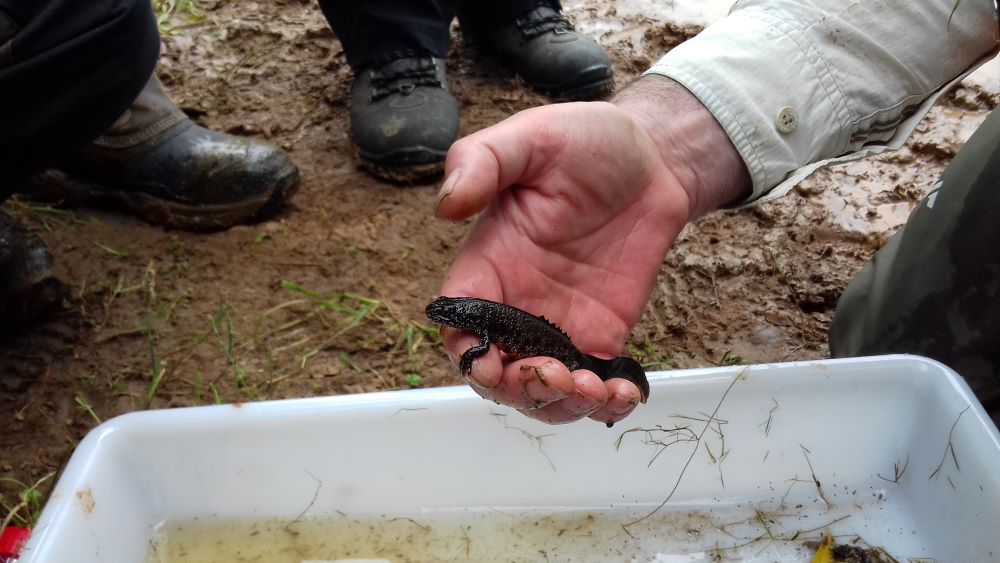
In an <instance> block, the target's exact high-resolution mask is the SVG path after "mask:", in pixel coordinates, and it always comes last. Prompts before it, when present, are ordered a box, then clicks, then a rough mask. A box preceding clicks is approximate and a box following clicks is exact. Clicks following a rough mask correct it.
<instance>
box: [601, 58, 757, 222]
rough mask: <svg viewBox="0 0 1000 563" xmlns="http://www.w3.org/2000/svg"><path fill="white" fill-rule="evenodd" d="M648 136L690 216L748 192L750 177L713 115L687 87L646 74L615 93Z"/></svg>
mask: <svg viewBox="0 0 1000 563" xmlns="http://www.w3.org/2000/svg"><path fill="white" fill-rule="evenodd" d="M611 103H613V104H615V105H617V106H618V107H619V108H621V109H622V110H624V111H625V112H626V113H628V114H629V115H630V116H631V117H632V119H633V121H634V122H635V123H636V124H637V125H638V126H639V127H640V128H641V129H642V130H644V131H645V132H646V133H648V134H649V136H650V137H651V138H652V139H653V142H654V143H655V145H656V148H657V149H658V151H659V154H660V158H661V159H662V160H663V162H664V164H665V165H666V167H667V169H668V170H670V171H671V173H673V174H674V175H675V176H676V177H677V180H678V181H679V183H680V184H681V186H682V187H683V188H684V190H685V192H687V195H688V198H689V200H690V205H689V208H690V213H689V215H690V218H691V219H694V218H696V217H699V216H701V215H704V214H706V213H709V212H710V211H713V210H715V209H718V208H719V207H722V206H724V205H726V204H729V203H732V202H734V201H739V200H742V199H745V198H746V197H747V196H749V194H750V175H749V173H748V171H747V167H746V165H745V164H744V163H743V159H742V158H741V157H740V153H739V152H738V151H737V150H736V147H735V146H734V145H733V143H732V141H731V140H730V139H729V137H728V136H727V135H726V131H725V129H723V128H722V126H721V125H720V124H719V122H718V121H716V119H715V117H713V115H712V113H711V112H709V111H708V109H707V108H706V107H705V106H704V105H703V104H702V103H701V102H700V101H699V100H698V98H696V97H695V96H694V95H693V94H691V93H690V92H689V91H688V90H687V89H686V88H684V87H683V86H681V85H680V84H678V83H677V82H675V81H673V80H671V79H669V78H665V77H662V76H655V75H648V76H644V77H642V78H640V79H639V80H636V81H635V82H633V83H632V84H630V85H629V86H627V87H626V88H624V89H622V90H621V91H620V92H618V94H616V95H615V97H614V99H612V100H611Z"/></svg>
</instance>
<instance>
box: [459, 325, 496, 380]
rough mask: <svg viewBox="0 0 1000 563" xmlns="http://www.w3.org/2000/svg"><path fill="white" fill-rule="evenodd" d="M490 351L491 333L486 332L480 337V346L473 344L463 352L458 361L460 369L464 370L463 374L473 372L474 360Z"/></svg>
mask: <svg viewBox="0 0 1000 563" xmlns="http://www.w3.org/2000/svg"><path fill="white" fill-rule="evenodd" d="M489 351H490V335H489V334H485V333H484V334H483V335H482V336H480V337H479V346H473V347H472V348H469V349H468V350H466V351H465V352H463V353H462V359H461V360H460V361H459V362H458V369H459V370H460V371H461V372H462V375H464V376H468V375H469V374H470V373H472V362H473V361H475V359H476V358H478V357H479V356H482V355H484V354H486V352H489Z"/></svg>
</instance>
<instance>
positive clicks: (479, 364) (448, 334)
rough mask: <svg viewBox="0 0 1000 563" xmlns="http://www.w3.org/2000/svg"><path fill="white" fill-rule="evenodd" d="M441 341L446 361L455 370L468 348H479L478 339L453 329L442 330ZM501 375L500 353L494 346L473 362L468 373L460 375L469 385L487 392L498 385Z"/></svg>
mask: <svg viewBox="0 0 1000 563" xmlns="http://www.w3.org/2000/svg"><path fill="white" fill-rule="evenodd" d="M441 339H442V340H443V341H444V349H445V352H446V353H447V354H448V359H450V360H451V363H452V364H453V365H454V366H455V367H456V368H459V365H460V363H461V357H462V354H464V353H465V352H466V351H468V350H469V348H473V347H475V346H479V337H477V336H476V335H474V334H469V333H468V332H463V331H461V330H458V329H454V328H445V329H443V330H442V333H441ZM502 374H503V364H502V362H501V360H500V352H499V351H497V348H496V346H490V349H489V350H488V351H487V352H486V353H485V354H483V355H482V356H479V357H478V358H476V359H475V360H473V362H472V368H471V369H470V370H469V373H463V374H462V375H463V376H464V377H465V379H466V381H468V382H469V384H470V385H472V386H474V387H477V388H479V389H480V390H481V391H487V392H488V391H489V390H490V389H492V388H494V387H496V386H497V384H498V383H500V378H501V376H502ZM480 394H482V393H480Z"/></svg>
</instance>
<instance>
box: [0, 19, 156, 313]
mask: <svg viewBox="0 0 1000 563" xmlns="http://www.w3.org/2000/svg"><path fill="white" fill-rule="evenodd" d="M159 51H160V37H159V34H158V32H157V29H156V20H155V18H154V17H153V14H152V11H151V10H150V9H149V3H148V1H146V0H100V1H94V2H78V1H76V0H51V1H43V0H0V202H2V201H3V200H4V199H6V198H7V196H9V195H10V194H11V192H12V191H14V190H15V189H16V187H17V186H19V185H20V184H21V182H23V181H24V179H25V178H27V177H28V176H29V175H31V174H33V173H35V172H37V171H39V170H41V169H42V168H44V167H46V166H48V165H50V164H52V163H54V162H56V161H58V160H59V159H60V158H62V157H64V156H65V155H67V154H69V153H70V152H71V151H73V150H75V149H78V148H79V147H81V146H83V145H85V144H86V143H88V142H89V141H90V140H91V139H93V138H94V137H96V136H97V135H98V134H100V132H101V131H103V130H105V129H107V128H108V127H109V126H110V125H111V124H112V123H113V122H114V121H115V120H116V119H117V118H118V117H119V116H120V115H121V114H122V112H124V111H125V110H126V108H128V107H129V105H130V104H131V103H132V101H133V100H134V99H135V97H136V96H137V95H138V93H139V91H140V90H141V89H142V87H143V84H145V83H146V79H147V77H148V76H149V74H150V73H152V71H153V67H154V65H155V64H156V59H157V57H158V55H159ZM67 295H68V291H67V287H66V286H65V285H64V284H63V283H62V282H60V281H58V280H57V279H56V278H55V277H54V276H53V275H52V255H51V254H50V253H49V251H48V249H46V248H45V244H44V243H43V242H42V240H41V239H39V238H38V236H36V235H35V234H34V233H31V232H30V231H28V230H27V229H25V228H24V227H23V226H21V225H20V224H19V223H18V222H17V220H16V219H15V218H14V217H13V216H11V215H10V214H9V213H7V211H5V210H4V209H2V208H0V333H6V332H10V331H16V330H17V329H19V328H20V327H21V326H22V325H23V324H24V323H25V322H27V321H31V320H35V319H39V318H44V317H46V316H49V315H50V314H52V313H54V312H56V311H58V310H59V309H60V308H61V307H62V303H63V300H64V298H65V297H66V296H67Z"/></svg>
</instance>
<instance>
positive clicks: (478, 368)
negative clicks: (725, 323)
mask: <svg viewBox="0 0 1000 563" xmlns="http://www.w3.org/2000/svg"><path fill="white" fill-rule="evenodd" d="M644 80H645V79H644ZM663 81H664V79H656V82H657V83H662V82H663ZM641 82H642V81H640V83H641ZM666 82H669V84H670V85H672V87H675V88H680V86H678V85H676V84H675V83H673V82H670V81H666ZM648 84H649V82H647V85H648ZM660 85H662V84H660ZM653 86H654V87H655V86H657V84H653ZM681 90H683V88H681ZM675 94H676V93H675ZM682 95H686V96H688V97H689V98H690V99H691V100H694V103H695V104H697V107H698V108H700V110H701V112H703V113H704V114H705V115H707V116H708V120H709V121H710V122H711V123H712V124H714V126H715V128H716V129H717V130H718V131H716V133H721V127H719V126H718V124H716V123H715V122H714V120H713V119H712V118H711V115H710V114H708V112H707V110H705V109H704V107H702V106H701V105H700V104H699V103H698V102H697V100H696V99H694V98H693V97H692V96H691V95H690V94H687V92H686V90H685V91H683V92H682ZM627 100H628V98H626V101H627ZM648 101H649V100H648V99H647V98H645V97H640V98H638V99H634V100H633V103H627V104H621V105H615V104H611V103H603V102H591V103H572V104H557V105H551V106H546V107H541V108H535V109H531V110H527V111H524V112H521V113H519V114H517V115H515V116H513V117H511V118H510V119H508V120H506V121H504V122H502V123H500V124H498V125H495V126H493V127H490V128H488V129H484V130H482V131H479V132H478V133H475V134H473V135H470V136H469V137H466V138H464V139H462V140H460V141H458V142H457V143H455V144H454V145H453V146H452V148H451V150H450V151H449V153H448V159H447V162H446V179H445V182H444V185H443V186H442V189H441V195H440V196H439V200H438V205H437V215H438V216H439V217H442V218H447V219H452V220H460V219H464V218H467V217H469V216H471V215H473V214H475V213H478V212H480V211H483V210H485V211H483V213H482V214H481V215H480V217H479V218H478V220H477V221H476V224H475V225H474V227H473V228H472V231H471V233H470V234H469V237H468V238H467V239H466V241H465V243H464V245H463V247H462V249H461V250H460V251H459V254H458V256H457V257H456V259H455V261H454V263H453V264H452V266H451V269H450V270H449V272H448V275H447V276H446V278H445V281H444V283H443V285H442V288H441V294H442V295H447V296H474V297H481V298H484V299H490V300H493V301H501V302H504V303H507V304H509V305H513V306H515V307H518V308H521V309H524V310H527V311H529V312H531V313H533V314H536V315H543V316H545V317H546V318H547V319H549V320H550V321H552V322H554V323H556V324H557V325H559V326H560V327H561V328H562V329H563V330H564V331H566V332H567V333H568V334H569V335H570V336H571V337H572V339H573V342H574V343H575V344H576V346H577V347H578V348H580V350H581V351H583V352H585V353H589V354H594V355H601V356H606V357H607V356H614V355H618V354H619V353H620V352H621V350H622V348H623V345H624V343H625V340H626V338H627V337H628V334H629V331H630V329H631V327H632V326H634V325H635V324H636V323H637V322H638V321H639V318H640V316H641V314H642V311H643V309H644V307H645V305H646V302H647V300H648V298H649V295H650V292H651V291H652V286H653V282H654V281H655V279H656V275H657V273H658V272H659V269H660V265H661V263H662V261H663V257H664V255H665V254H666V252H667V250H668V249H669V247H670V244H671V243H672V242H673V240H674V238H675V237H676V236H677V234H678V233H679V232H680V230H681V228H683V226H684V225H685V224H686V223H687V221H688V220H689V219H690V218H691V217H692V215H693V214H694V213H697V212H698V208H697V207H696V206H695V203H696V202H697V201H707V199H705V198H692V190H696V189H698V188H699V187H701V186H700V185H699V182H698V180H699V179H700V177H701V174H700V173H697V174H696V173H694V172H692V170H691V169H690V168H689V166H688V165H687V164H675V163H674V162H673V160H672V158H670V157H672V156H673V155H686V151H685V150H677V149H678V147H682V145H683V147H684V148H686V147H687V145H684V144H677V143H674V142H673V141H671V142H670V143H666V145H667V146H665V143H664V142H663V139H662V138H660V139H657V138H656V137H660V136H661V132H660V131H659V130H658V129H656V127H662V126H663V125H664V123H663V122H660V123H656V122H654V121H651V116H652V114H651V112H649V111H648V108H647V107H646V104H647V102H648ZM685 101H686V102H689V100H685ZM668 111H669V110H668ZM661 117H662V116H657V117H655V118H652V119H655V120H656V121H658V120H659V119H660V118H661ZM675 117H676V116H675ZM687 121H688V120H686V119H678V120H677V124H678V125H682V124H684V123H687ZM650 125H652V126H653V128H652V131H653V134H650V130H651V128H650V127H649V126H650ZM722 135H723V139H725V137H724V133H723V134H722ZM727 144H728V143H726V142H724V143H723V145H727ZM728 146H729V147H730V148H731V149H732V147H731V145H728ZM664 151H666V153H665V152H664ZM732 151H733V153H734V154H735V149H732ZM714 152H715V153H716V154H718V152H719V150H718V147H717V146H716V147H715V148H714ZM665 154H666V155H667V156H668V158H664V156H665ZM736 161H737V162H739V156H738V155H736ZM744 174H745V171H744ZM685 182H686V183H688V184H689V185H687V186H685V185H684V183H685ZM727 201H728V200H727ZM444 339H445V347H446V349H447V350H448V352H449V355H450V356H451V357H452V359H453V361H454V360H455V358H456V357H457V356H459V355H461V353H462V352H464V351H465V350H467V349H468V348H470V347H471V346H473V345H475V344H477V343H478V338H476V337H475V336H474V335H470V334H467V333H462V332H459V331H455V330H450V329H448V330H446V331H445V333H444ZM526 366H531V367H533V368H534V369H522V368H523V367H526ZM469 379H470V383H471V384H472V385H473V388H475V389H476V390H477V392H478V393H479V394H480V395H482V396H483V397H485V398H488V399H491V400H495V401H497V402H500V403H503V404H506V405H510V406H513V407H515V408H517V409H519V410H521V411H522V412H524V413H525V414H526V415H528V416H530V417H532V418H537V419H539V420H544V421H547V422H551V423H561V422H569V421H572V420H577V419H579V418H582V417H584V416H590V417H591V418H593V419H595V420H599V421H601V422H605V423H609V424H610V423H614V422H617V421H619V420H621V419H622V418H624V417H625V416H627V415H628V414H629V413H630V412H631V411H632V410H633V409H634V408H635V406H636V404H638V402H639V397H640V395H639V389H638V388H637V387H636V386H635V385H633V384H632V383H630V382H627V381H624V380H622V379H611V380H609V381H607V382H602V381H601V380H600V379H599V378H598V377H597V375H596V374H594V373H592V372H590V371H587V370H577V371H575V372H572V373H571V372H569V370H567V369H566V367H565V366H564V365H562V364H561V363H560V362H557V361H556V360H553V359H551V358H527V359H523V360H520V361H508V360H507V359H506V358H502V357H501V354H500V353H499V352H498V351H497V350H496V348H495V347H491V349H490V352H489V353H487V354H486V355H485V356H482V357H481V358H479V359H478V360H477V361H476V362H475V363H474V364H473V367H472V370H471V373H470V377H469Z"/></svg>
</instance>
